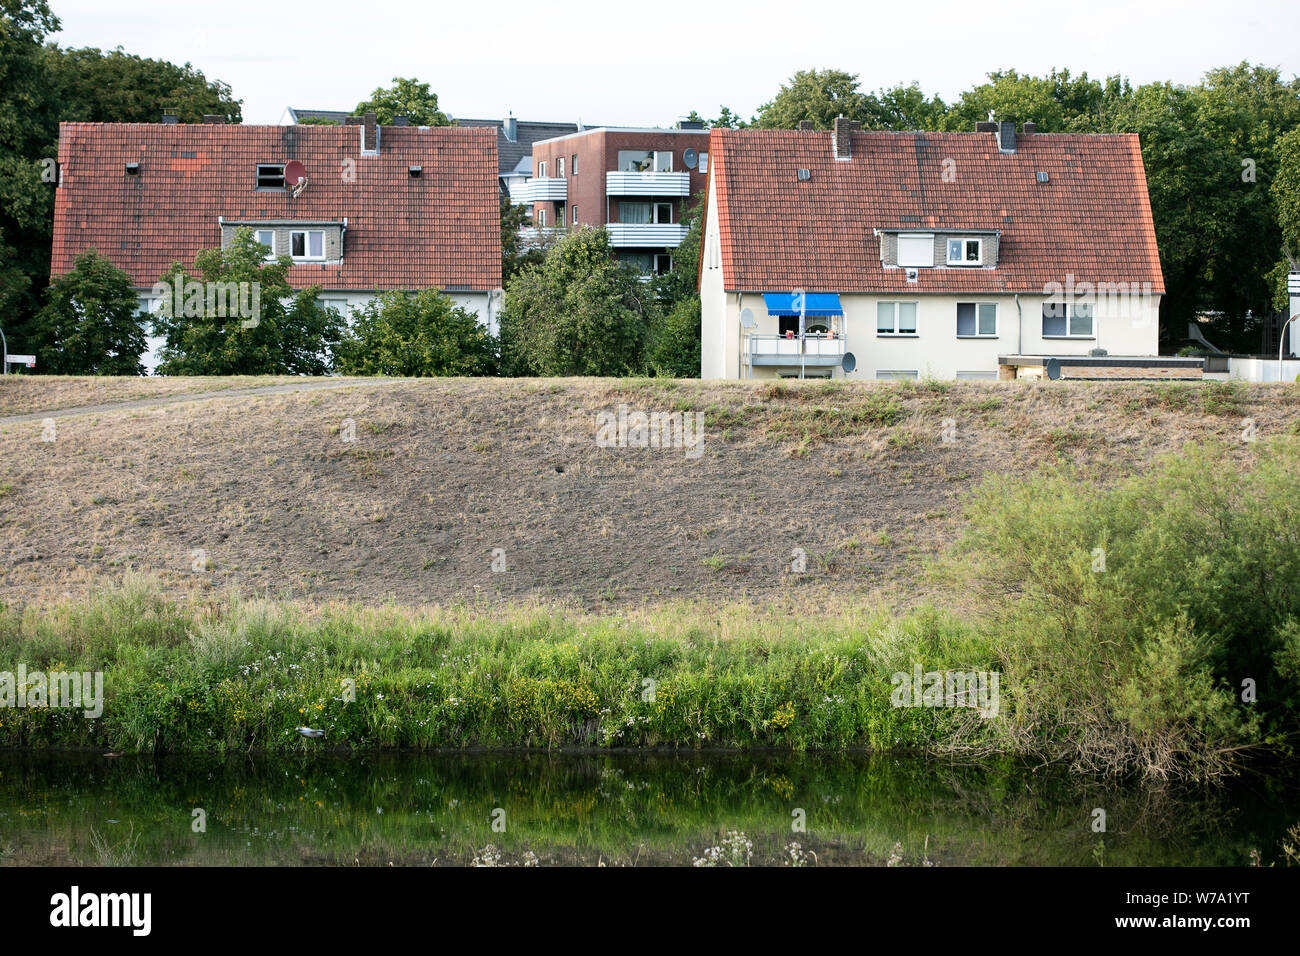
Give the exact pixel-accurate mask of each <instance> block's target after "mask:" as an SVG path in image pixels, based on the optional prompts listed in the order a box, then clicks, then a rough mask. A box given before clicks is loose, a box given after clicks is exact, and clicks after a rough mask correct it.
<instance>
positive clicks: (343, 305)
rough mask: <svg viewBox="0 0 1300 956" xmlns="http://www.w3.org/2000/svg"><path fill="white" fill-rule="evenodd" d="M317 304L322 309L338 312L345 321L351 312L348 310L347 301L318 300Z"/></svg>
mask: <svg viewBox="0 0 1300 956" xmlns="http://www.w3.org/2000/svg"><path fill="white" fill-rule="evenodd" d="M316 304H317V305H319V306H320V307H321V308H322V309H333V310H334V311H335V312H337V313H338V314H339V315H340V316H342V317H343V318H345V319H346V318H347V317H348V312H349V311H350V310H349V309H348V300H347V299H325V298H318V299H317V300H316Z"/></svg>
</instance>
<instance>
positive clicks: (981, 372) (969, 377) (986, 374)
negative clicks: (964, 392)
mask: <svg viewBox="0 0 1300 956" xmlns="http://www.w3.org/2000/svg"><path fill="white" fill-rule="evenodd" d="M997 380H998V373H997V372H994V371H989V370H987V369H959V370H958V371H957V381H959V382H996V381H997Z"/></svg>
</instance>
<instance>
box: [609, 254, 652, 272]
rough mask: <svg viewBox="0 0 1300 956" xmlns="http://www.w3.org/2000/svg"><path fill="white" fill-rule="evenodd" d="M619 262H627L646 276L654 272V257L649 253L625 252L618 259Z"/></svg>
mask: <svg viewBox="0 0 1300 956" xmlns="http://www.w3.org/2000/svg"><path fill="white" fill-rule="evenodd" d="M618 260H619V262H626V263H627V264H628V265H630V266H633V267H634V268H635V269H636V270H637V271H638V272H641V273H642V274H644V275H650V273H651V272H653V271H654V267H655V259H654V255H653V254H652V253H649V252H624V253H620V254H619V257H618Z"/></svg>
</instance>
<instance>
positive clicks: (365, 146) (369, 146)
mask: <svg viewBox="0 0 1300 956" xmlns="http://www.w3.org/2000/svg"><path fill="white" fill-rule="evenodd" d="M349 119H352V117H349ZM360 123H361V155H362V156H378V155H379V133H380V130H379V123H378V122H377V121H376V119H375V114H374V113H366V114H365V115H363V116H361V117H360Z"/></svg>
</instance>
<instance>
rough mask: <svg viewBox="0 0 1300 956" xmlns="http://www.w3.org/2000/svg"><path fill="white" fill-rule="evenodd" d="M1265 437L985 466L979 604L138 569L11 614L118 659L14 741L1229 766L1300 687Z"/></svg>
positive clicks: (1276, 463) (1290, 727)
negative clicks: (992, 703)
mask: <svg viewBox="0 0 1300 956" xmlns="http://www.w3.org/2000/svg"><path fill="white" fill-rule="evenodd" d="M1257 445H1258V448H1257V449H1256V450H1255V451H1254V453H1253V455H1252V459H1251V461H1250V462H1249V463H1248V464H1246V465H1244V466H1242V467H1239V468H1238V467H1232V466H1227V467H1225V466H1224V464H1223V463H1224V461H1225V460H1226V459H1225V455H1224V453H1223V452H1222V450H1218V449H1215V448H1213V447H1206V448H1196V447H1192V448H1190V449H1188V450H1187V451H1186V452H1184V453H1182V454H1180V455H1176V456H1172V457H1169V458H1166V459H1164V460H1162V462H1161V464H1160V465H1159V466H1158V467H1157V468H1155V469H1154V470H1152V471H1151V472H1149V473H1148V474H1145V475H1139V476H1135V477H1131V478H1128V479H1127V480H1125V481H1122V482H1119V483H1117V484H1115V485H1113V486H1110V487H1106V488H1101V487H1098V486H1096V485H1095V484H1093V483H1091V482H1084V481H1080V480H1079V479H1078V477H1077V476H1076V475H1073V474H1071V473H1070V471H1069V470H1052V471H1049V472H1045V473H1042V474H1039V475H1035V476H1032V477H1030V478H1028V479H1024V478H1001V479H998V478H994V479H990V480H988V481H986V482H985V483H984V484H983V485H981V486H980V489H979V491H978V493H977V494H975V495H974V497H973V499H972V502H971V504H970V506H969V510H968V514H967V522H968V525H967V530H966V532H965V534H964V536H963V538H962V540H961V542H960V544H959V546H958V547H957V548H956V549H955V550H954V552H953V553H951V554H950V555H948V556H947V557H946V558H945V559H944V560H942V561H940V562H939V563H938V564H937V565H936V566H935V567H934V568H933V569H932V572H931V573H932V574H933V575H934V576H935V579H936V580H937V581H938V582H939V583H940V585H941V586H942V587H943V588H944V589H948V590H951V591H953V592H954V593H956V592H959V591H960V592H962V593H965V594H968V595H969V596H970V597H971V599H972V600H973V601H974V602H975V604H976V606H977V610H976V611H975V612H974V613H972V614H971V615H969V616H968V617H966V618H965V619H964V620H961V621H958V620H955V619H954V618H952V617H951V616H948V615H946V614H944V613H942V612H939V611H936V610H933V609H930V608H921V609H919V610H915V611H912V612H908V613H906V614H902V615H891V614H888V613H886V612H885V611H883V610H879V609H876V608H873V607H871V606H869V605H864V604H859V603H852V602H849V603H846V604H844V605H843V606H840V607H835V608H832V609H829V610H828V609H825V608H817V609H810V610H809V613H808V614H807V615H803V616H796V615H789V614H786V613H781V612H778V611H776V610H766V611H765V610H762V609H756V608H754V607H752V606H747V605H741V604H732V605H725V604H724V605H713V606H707V605H700V604H686V603H676V604H675V603H667V604H661V605H656V606H653V607H644V608H635V609H630V610H627V611H624V612H621V613H616V614H606V615H595V614H590V613H586V614H584V613H580V612H577V611H572V610H557V609H555V608H552V607H544V606H519V607H514V608H511V609H505V610H491V609H485V608H474V607H468V606H450V607H447V606H444V607H441V608H421V609H412V608H406V607H399V606H383V607H364V606H359V605H355V604H324V605H314V606H310V605H299V604H290V603H275V602H268V601H265V600H243V599H240V598H239V597H238V596H235V595H229V596H223V597H220V598H212V599H204V598H198V597H191V598H178V597H173V596H168V595H166V594H164V593H163V592H161V591H160V590H158V589H157V588H155V587H154V586H153V584H152V583H151V582H150V581H149V580H148V579H145V578H138V577H132V576H128V577H127V578H126V579H125V581H124V582H123V583H122V584H121V585H120V586H116V587H113V588H110V589H108V590H106V591H104V592H102V593H99V594H98V595H96V596H94V597H92V598H90V599H87V600H83V601H70V602H64V603H56V604H53V605H46V606H37V605H32V606H29V607H27V608H25V609H23V610H22V611H21V612H20V611H17V610H9V611H6V612H4V615H3V617H0V626H2V627H3V629H4V633H6V634H10V635H16V636H15V637H13V638H10V639H9V640H7V641H6V652H7V653H6V657H7V658H8V659H9V661H10V662H18V661H23V662H26V664H27V666H28V668H29V669H35V668H40V669H44V670H66V671H85V670H102V671H103V672H104V673H105V677H106V685H107V703H106V706H105V710H104V714H103V717H102V718H101V719H98V720H87V719H85V718H84V717H83V716H82V715H81V714H80V713H79V712H72V711H66V710H58V711H56V710H50V709H39V708H38V709H23V710H9V711H0V746H19V747H33V746H34V747H41V746H66V747H106V748H112V749H117V750H131V751H186V750H208V751H232V750H243V749H247V748H267V749H272V750H291V749H296V748H304V747H315V746H321V745H322V744H321V742H318V741H303V740H301V739H300V738H298V737H297V736H296V735H295V734H294V732H293V728H294V727H295V726H296V725H298V724H308V725H310V726H313V727H319V728H323V729H324V730H325V731H326V739H325V744H324V745H326V746H328V745H330V744H333V745H343V746H351V747H415V748H434V747H475V746H484V747H499V746H528V747H557V746H582V747H661V746H662V747H701V748H703V747H767V746H772V747H792V748H832V749H835V748H848V747H868V748H873V749H892V748H899V747H903V748H907V747H916V748H922V749H930V750H934V749H939V750H952V749H955V750H959V751H966V752H970V753H975V754H986V753H994V752H996V753H1013V754H1024V755H1031V756H1036V757H1042V758H1044V759H1049V760H1063V761H1067V762H1070V763H1071V764H1072V765H1074V766H1076V767H1077V768H1079V769H1086V770H1091V771H1107V772H1125V771H1133V770H1139V771H1144V772H1147V773H1151V774H1156V775H1166V774H1179V773H1191V774H1195V775H1213V774H1216V773H1220V772H1223V771H1224V770H1225V769H1228V768H1230V767H1231V766H1232V764H1233V761H1234V758H1235V757H1236V756H1237V755H1238V754H1240V753H1241V752H1243V751H1245V750H1249V749H1257V748H1261V747H1267V748H1271V749H1272V750H1274V751H1280V752H1283V753H1287V752H1289V751H1287V747H1288V741H1289V739H1290V735H1291V734H1293V732H1294V729H1295V724H1296V720H1295V714H1296V708H1297V704H1298V703H1300V623H1298V621H1300V514H1298V513H1297V510H1296V507H1295V503H1296V502H1297V501H1300V442H1298V441H1297V440H1296V439H1295V438H1292V437H1286V436H1283V437H1279V438H1277V439H1274V440H1271V441H1267V442H1266V441H1260V442H1258V443H1257ZM1099 560H1100V563H1099ZM914 666H920V667H921V668H922V669H923V670H924V671H927V672H928V671H945V670H949V669H954V670H961V671H972V670H975V671H991V670H996V671H998V672H999V673H1000V675H1001V704H1000V710H999V713H998V715H997V716H996V717H994V718H991V719H984V718H981V717H980V716H979V715H978V714H977V713H976V712H975V711H973V710H970V709H965V708H926V707H921V708H895V707H893V706H892V705H891V700H890V690H891V675H893V674H894V673H895V672H898V671H904V672H910V671H912V669H913V667H914ZM647 681H652V682H653V685H651V684H648V683H647ZM1243 682H1249V684H1250V686H1252V687H1253V688H1254V695H1255V699H1254V700H1247V701H1244V702H1243V700H1242V699H1241V698H1242V688H1243V686H1245V685H1244V684H1243ZM349 687H354V688H355V700H349V699H348V697H349V696H350V695H349V693H348V688H349ZM651 687H653V693H650V690H651Z"/></svg>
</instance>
